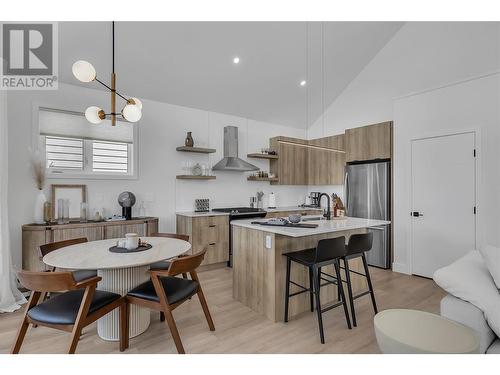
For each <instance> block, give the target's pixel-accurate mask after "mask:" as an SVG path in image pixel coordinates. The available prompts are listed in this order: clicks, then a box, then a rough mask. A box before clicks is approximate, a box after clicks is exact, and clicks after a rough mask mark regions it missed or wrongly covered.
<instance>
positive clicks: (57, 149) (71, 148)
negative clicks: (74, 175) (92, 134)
mask: <svg viewBox="0 0 500 375" xmlns="http://www.w3.org/2000/svg"><path fill="white" fill-rule="evenodd" d="M45 152H46V161H47V168H53V169H72V170H80V171H81V170H83V139H78V138H63V137H50V136H46V137H45Z"/></svg>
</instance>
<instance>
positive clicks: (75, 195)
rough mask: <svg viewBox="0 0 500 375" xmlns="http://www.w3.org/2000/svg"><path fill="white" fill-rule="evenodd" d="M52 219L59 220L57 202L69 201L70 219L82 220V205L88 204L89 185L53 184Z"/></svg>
mask: <svg viewBox="0 0 500 375" xmlns="http://www.w3.org/2000/svg"><path fill="white" fill-rule="evenodd" d="M51 190H52V191H51V196H52V218H53V219H54V220H57V219H58V217H57V209H58V207H57V200H58V199H68V200H69V218H70V220H71V219H79V218H80V205H81V203H86V202H87V185H76V184H52V185H51Z"/></svg>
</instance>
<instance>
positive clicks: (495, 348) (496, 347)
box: [486, 339, 500, 354]
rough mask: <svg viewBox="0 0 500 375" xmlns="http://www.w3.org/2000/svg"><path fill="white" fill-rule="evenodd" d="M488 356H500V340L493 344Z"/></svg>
mask: <svg viewBox="0 0 500 375" xmlns="http://www.w3.org/2000/svg"><path fill="white" fill-rule="evenodd" d="M486 354H500V339H496V340H495V342H494V343H493V344H491V346H490V347H489V348H488V351H487V352H486Z"/></svg>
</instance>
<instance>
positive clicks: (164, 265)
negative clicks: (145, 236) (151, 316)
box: [149, 232, 189, 322]
mask: <svg viewBox="0 0 500 375" xmlns="http://www.w3.org/2000/svg"><path fill="white" fill-rule="evenodd" d="M149 237H163V238H176V239H178V240H183V241H187V242H189V236H188V235H185V234H177V233H158V232H156V233H151V235H150V236H149ZM179 256H180V257H183V256H185V254H181V255H179ZM168 267H170V262H169V261H168V260H162V261H160V262H156V263H153V264H151V265H150V266H149V269H151V270H156V271H158V270H168ZM182 277H183V278H185V279H187V278H188V276H187V273H183V274H182ZM160 321H162V322H164V321H165V315H164V314H163V312H161V311H160Z"/></svg>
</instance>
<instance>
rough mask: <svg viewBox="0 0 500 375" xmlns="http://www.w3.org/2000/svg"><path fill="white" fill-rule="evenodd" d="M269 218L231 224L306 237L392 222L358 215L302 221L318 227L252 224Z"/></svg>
mask: <svg viewBox="0 0 500 375" xmlns="http://www.w3.org/2000/svg"><path fill="white" fill-rule="evenodd" d="M267 220H269V219H244V220H234V221H231V225H233V226H238V227H244V228H250V229H257V230H260V231H263V232H268V233H275V234H281V235H283V236H289V237H305V236H312V235H316V234H323V233H333V232H341V231H344V230H352V229H361V228H370V227H378V226H381V225H386V224H390V223H391V222H390V221H385V220H373V219H362V218H358V217H346V218H344V219H333V220H320V219H319V217H318V220H311V221H302V222H301V223H304V224H318V227H317V228H293V227H280V226H268V225H260V224H252V222H253V221H267Z"/></svg>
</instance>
